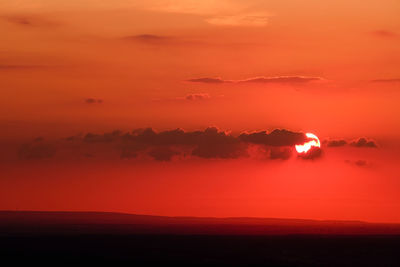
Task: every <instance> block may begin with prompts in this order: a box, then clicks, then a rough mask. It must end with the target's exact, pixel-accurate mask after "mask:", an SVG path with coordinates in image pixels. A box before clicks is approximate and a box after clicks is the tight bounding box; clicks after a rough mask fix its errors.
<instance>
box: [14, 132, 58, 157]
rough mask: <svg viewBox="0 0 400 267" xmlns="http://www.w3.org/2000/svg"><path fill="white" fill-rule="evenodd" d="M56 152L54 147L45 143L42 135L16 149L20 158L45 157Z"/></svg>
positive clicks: (51, 155)
mask: <svg viewBox="0 0 400 267" xmlns="http://www.w3.org/2000/svg"><path fill="white" fill-rule="evenodd" d="M55 153H56V147H55V146H53V145H52V144H48V143H45V142H44V140H43V138H42V137H39V138H36V139H34V140H33V142H31V143H28V144H23V145H22V146H21V147H20V148H19V150H18V157H19V158H20V159H27V160H30V159H45V158H52V157H53V156H54V155H55Z"/></svg>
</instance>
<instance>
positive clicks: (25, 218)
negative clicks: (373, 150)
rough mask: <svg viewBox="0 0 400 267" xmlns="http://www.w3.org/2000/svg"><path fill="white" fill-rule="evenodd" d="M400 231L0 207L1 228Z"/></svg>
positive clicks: (395, 231) (399, 229)
mask: <svg viewBox="0 0 400 267" xmlns="http://www.w3.org/2000/svg"><path fill="white" fill-rule="evenodd" d="M52 232H57V233H60V232H62V233H69V234H71V233H77V234H80V233H93V234H99V233H104V234H107V233H112V234H185V235H188V234H190V235H291V234H318V235H400V224H383V223H366V222H361V221H320V220H303V219H279V218H245V217H243V218H241V217H232V218H212V217H166V216H150V215H135V214H125V213H112V212H66V211H65V212H64V211H57V212H48V211H0V234H2V235H4V234H10V233H33V234H35V233H37V234H42V233H52Z"/></svg>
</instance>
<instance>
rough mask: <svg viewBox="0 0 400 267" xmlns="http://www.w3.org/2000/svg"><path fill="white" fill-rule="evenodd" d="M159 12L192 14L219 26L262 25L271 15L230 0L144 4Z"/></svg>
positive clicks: (191, 0)
mask: <svg viewBox="0 0 400 267" xmlns="http://www.w3.org/2000/svg"><path fill="white" fill-rule="evenodd" d="M143 8H145V9H150V10H153V11H157V12H167V13H178V14H191V15H196V17H200V18H202V19H203V20H204V21H205V22H206V23H208V24H211V25H218V26H246V27H260V26H265V25H267V23H268V17H270V16H271V14H270V13H269V12H267V11H266V10H262V9H260V8H259V7H258V6H257V7H252V6H251V4H249V3H247V2H246V3H240V2H239V1H230V0H201V1H198V0H172V1H171V0H158V1H156V2H155V3H154V4H153V5H146V6H143Z"/></svg>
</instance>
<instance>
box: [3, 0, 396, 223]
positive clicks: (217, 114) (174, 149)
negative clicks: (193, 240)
mask: <svg viewBox="0 0 400 267" xmlns="http://www.w3.org/2000/svg"><path fill="white" fill-rule="evenodd" d="M399 12H400V2H399V1H397V0H385V1H381V0H365V1H363V2H362V3H360V1H353V0H346V1H344V0H326V1H318V0H302V1H300V0H279V1H278V0H202V1H196V0H146V1H144V0H125V1H122V0H114V1H105V0H103V1H99V0H69V1H66V0H20V1H17V0H0V31H1V33H2V35H1V42H0V90H1V94H2V97H0V129H1V131H0V147H1V150H0V174H1V175H0V177H1V178H0V209H3V210H15V209H18V210H96V211H118V212H129V213H138V214H156V215H166V216H215V217H228V216H240V217H246V216H248V217H280V218H307V219H329V220H365V221H373V222H400V215H399V214H398V213H396V212H394V211H396V210H399V208H400V174H399V168H398V166H399V163H400V154H399V152H400V119H399V118H400V116H399V115H400V106H399V105H398V103H399V101H400V90H399V89H400V72H399V69H400V68H399V66H400V17H399V16H398V14H399ZM308 132H311V133H313V134H315V135H317V136H318V138H319V139H320V141H321V148H320V149H318V150H316V151H314V152H312V153H310V154H309V155H307V156H304V155H301V154H298V153H297V152H296V150H295V145H296V144H297V145H298V144H302V143H304V142H307V138H306V137H305V135H304V134H305V133H308Z"/></svg>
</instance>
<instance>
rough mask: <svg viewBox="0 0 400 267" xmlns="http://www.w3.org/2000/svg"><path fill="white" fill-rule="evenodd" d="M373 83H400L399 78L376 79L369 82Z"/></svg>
mask: <svg viewBox="0 0 400 267" xmlns="http://www.w3.org/2000/svg"><path fill="white" fill-rule="evenodd" d="M371 82H374V83H400V78H393V79H376V80H371Z"/></svg>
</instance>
